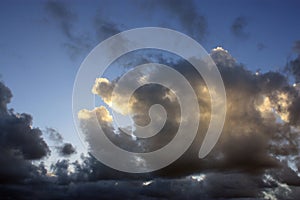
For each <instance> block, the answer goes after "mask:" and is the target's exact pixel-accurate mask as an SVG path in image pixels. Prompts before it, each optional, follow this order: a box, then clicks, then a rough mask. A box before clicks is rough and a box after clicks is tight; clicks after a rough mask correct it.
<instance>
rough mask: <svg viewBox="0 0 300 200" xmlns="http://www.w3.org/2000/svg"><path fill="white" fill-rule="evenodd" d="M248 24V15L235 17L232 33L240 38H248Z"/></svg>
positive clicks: (231, 28)
mask: <svg viewBox="0 0 300 200" xmlns="http://www.w3.org/2000/svg"><path fill="white" fill-rule="evenodd" d="M247 26H248V19H247V18H246V17H243V16H240V17H237V18H235V19H234V21H233V23H232V25H231V27H230V30H231V32H232V34H233V35H234V36H236V37H238V38H247V37H249V33H248V32H247V31H246V30H245V29H246V27H247Z"/></svg>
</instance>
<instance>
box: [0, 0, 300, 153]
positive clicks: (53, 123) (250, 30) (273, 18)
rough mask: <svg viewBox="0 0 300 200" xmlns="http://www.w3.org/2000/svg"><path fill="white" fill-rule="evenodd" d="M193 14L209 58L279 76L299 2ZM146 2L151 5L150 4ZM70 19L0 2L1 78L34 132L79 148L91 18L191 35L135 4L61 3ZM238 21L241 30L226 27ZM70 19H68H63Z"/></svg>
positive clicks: (175, 21) (213, 4)
mask: <svg viewBox="0 0 300 200" xmlns="http://www.w3.org/2000/svg"><path fill="white" fill-rule="evenodd" d="M195 2H196V8H195V10H196V13H197V15H199V16H203V17H204V18H205V21H206V25H205V26H203V27H202V28H203V29H205V30H204V36H203V37H201V38H200V39H199V41H200V43H201V44H202V45H203V46H204V48H205V49H206V50H207V51H208V52H210V50H211V49H212V48H215V47H216V46H222V47H223V48H224V49H227V50H228V51H229V52H230V53H231V55H232V56H233V57H234V58H236V59H237V60H238V61H239V62H241V63H243V64H244V65H245V66H246V67H247V68H248V69H250V70H253V71H255V70H257V69H261V70H262V71H269V70H274V71H276V70H279V69H281V68H283V67H284V65H285V64H286V61H287V58H288V57H289V56H291V55H292V51H291V48H292V45H293V43H294V42H295V41H296V40H298V39H299V35H300V28H299V27H300V21H299V19H300V13H299V6H300V3H299V2H298V1H292V0H291V1H287V2H286V1H270V0H263V1H233V0H230V1H216V0H213V1H195ZM148 3H149V2H148ZM65 4H66V5H67V9H68V10H69V11H70V12H71V13H73V14H74V15H75V17H74V18H72V17H70V18H68V19H60V18H59V16H58V17H57V16H53V13H52V14H51V10H50V11H49V9H47V8H46V1H32V0H31V1H27V2H26V3H25V2H23V1H1V3H0V27H1V36H0V66H1V67H0V74H1V76H2V80H3V81H4V82H5V84H6V85H8V86H9V87H10V88H11V90H12V91H13V95H14V98H13V99H12V102H11V104H10V107H12V108H14V109H15V110H16V111H18V112H29V113H31V114H32V115H33V117H34V121H33V122H34V126H38V127H40V128H42V129H44V128H45V127H53V128H55V129H57V130H58V131H59V132H61V133H62V135H63V136H64V138H65V139H66V140H67V141H70V142H72V143H74V144H76V146H77V148H79V149H80V148H81V147H80V143H79V140H78V138H77V134H76V131H75V129H74V125H73V119H72V108H71V99H72V89H73V82H74V80H75V75H76V73H77V70H78V69H79V67H80V64H81V62H82V61H83V59H84V58H85V57H86V56H87V54H88V52H89V51H90V50H92V48H93V47H94V46H96V45H97V44H98V43H99V42H101V40H102V39H105V38H106V37H108V36H110V35H109V33H103V34H102V36H100V37H97V36H96V35H97V34H98V35H99V34H100V35H101V33H99V32H98V33H97V30H96V29H97V28H96V27H95V26H96V25H95V18H97V17H98V19H101V20H103V21H104V22H107V23H111V24H113V25H114V26H116V27H117V28H118V29H119V30H121V31H122V30H126V29H130V28H135V27H145V26H163V27H168V28H172V29H175V30H178V31H182V32H183V33H186V34H188V35H190V36H191V37H194V38H195V37H196V36H195V35H193V34H191V33H190V32H189V30H187V26H184V24H183V23H182V21H180V16H179V17H178V16H176V15H175V14H174V13H172V12H173V11H172V10H167V9H165V8H164V7H163V6H161V7H160V6H155V5H154V6H153V5H151V6H152V7H151V6H149V5H148V6H149V7H148V8H150V9H148V8H145V7H146V5H147V3H146V2H140V3H136V2H135V1H87V2H83V1H73V2H72V3H71V2H69V1H65ZM237 18H241V19H242V20H241V27H240V29H239V30H237V32H236V33H233V31H232V30H231V27H232V25H233V23H234V22H235V20H236V19H237ZM60 20H66V23H70V24H71V25H72V27H71V28H70V30H71V31H72V33H73V34H74V35H75V36H76V37H78V38H85V40H86V41H84V42H86V44H87V46H86V47H84V46H80V44H79V46H78V48H79V52H77V53H74V52H72V51H70V49H68V47H66V46H67V45H66V44H67V43H72V42H73V41H72V39H70V38H68V36H67V35H66V33H64V31H63V30H62V26H61V21H60ZM68 20H69V21H68Z"/></svg>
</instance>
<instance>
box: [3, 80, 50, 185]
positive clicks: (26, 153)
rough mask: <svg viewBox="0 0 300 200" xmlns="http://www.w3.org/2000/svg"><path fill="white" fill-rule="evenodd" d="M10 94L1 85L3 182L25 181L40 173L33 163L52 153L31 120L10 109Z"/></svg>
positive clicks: (24, 114) (28, 116) (23, 114)
mask: <svg viewBox="0 0 300 200" xmlns="http://www.w3.org/2000/svg"><path fill="white" fill-rule="evenodd" d="M11 98H12V93H11V91H10V90H9V89H8V88H7V87H6V86H5V85H4V84H3V83H2V82H0V105H1V108H0V116H1V117H0V160H1V165H0V177H1V178H0V182H15V181H22V180H24V179H25V178H30V177H31V175H32V174H34V173H37V168H36V167H35V166H34V165H32V164H31V161H32V160H38V159H41V158H43V157H45V156H47V155H48V154H49V153H50V150H49V148H48V145H47V144H46V142H45V141H44V139H43V138H42V132H41V130H40V129H38V128H32V117H31V116H30V115H28V114H26V113H22V114H19V113H15V112H14V111H13V110H8V109H7V104H8V103H9V102H10V99H11Z"/></svg>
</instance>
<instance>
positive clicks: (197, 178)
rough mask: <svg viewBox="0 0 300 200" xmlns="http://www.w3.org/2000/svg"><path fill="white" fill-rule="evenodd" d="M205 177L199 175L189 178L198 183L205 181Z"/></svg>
mask: <svg viewBox="0 0 300 200" xmlns="http://www.w3.org/2000/svg"><path fill="white" fill-rule="evenodd" d="M205 177H206V176H205V175H204V174H201V175H193V176H191V178H192V179H193V180H196V181H198V182H200V181H203V180H204V179H205Z"/></svg>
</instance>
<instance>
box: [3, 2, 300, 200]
mask: <svg viewBox="0 0 300 200" xmlns="http://www.w3.org/2000/svg"><path fill="white" fill-rule="evenodd" d="M299 6H300V3H299V2H298V1H296V0H289V1H276V0H275V1H271V0H259V1H258V0H257V1H256V0H251V1H250V0H246V1H238V0H228V1H221V0H219V1H217V0H212V1H196V0H195V1H193V0H188V1H183V0H182V1H180V0H176V1H171V0H161V1H158V0H153V1H150V0H143V1H138V0H125V1H121V0H119V1H117V0H113V1H92V0H88V1H83V0H74V1H44V0H41V1H38V0H29V1H26V2H25V1H21V0H12V1H8V0H7V1H6V0H4V1H1V2H0V27H1V28H0V75H1V78H0V80H1V85H0V97H1V98H0V101H1V105H0V106H1V108H0V111H1V112H0V116H1V118H2V119H0V122H1V123H0V127H1V129H0V143H1V151H2V153H0V160H2V161H3V163H4V164H3V167H2V168H1V167H0V175H3V174H7V175H6V176H4V178H2V179H0V183H1V185H0V194H2V195H3V196H4V197H5V198H11V197H14V198H23V199H26V198H27V196H22V195H23V194H24V195H25V194H27V195H29V196H28V197H36V198H42V197H45V196H47V194H49V191H50V189H52V188H56V189H57V193H53V194H51V195H52V196H47V198H51V197H53V198H57V199H68V198H73V199H74V198H75V197H76V198H77V199H81V198H88V197H90V198H92V197H102V198H108V199H109V198H111V197H114V198H121V197H124V198H133V197H137V198H140V199H147V198H148V199H151V198H152V199H163V198H175V199H176V198H179V199H182V198H192V199H193V198H194V199H196V198H197V199H198V198H199V197H200V198H203V199H216V198H223V199H231V198H240V199H242V198H245V199H247V198H248V199H261V198H262V199H271V200H273V199H297V196H299V195H300V188H299V185H300V180H299V177H298V174H299V168H300V158H299V152H298V148H299V145H298V144H299V141H300V140H299V134H300V129H299V126H300V117H299V110H300V105H299V101H300V96H299V85H298V83H300V73H299V72H300V70H299V69H300V65H299V63H300V61H299V60H300V57H299V55H300V42H299V41H300V28H299V27H300V21H299V19H300V14H299ZM140 27H164V28H169V29H173V30H176V31H179V32H182V33H184V34H186V35H188V36H190V37H191V38H193V39H195V40H196V41H197V42H199V43H200V44H201V45H202V46H203V47H204V49H205V50H206V51H207V52H208V53H209V54H210V55H211V57H212V59H213V60H214V62H215V63H216V65H217V67H218V68H219V70H220V73H221V76H222V78H223V80H224V84H225V88H226V92H227V102H228V104H227V108H228V112H227V117H226V121H225V126H224V130H223V132H222V135H221V138H220V142H219V143H218V144H217V146H216V148H215V150H214V151H213V152H212V153H211V155H210V156H209V157H208V158H207V159H205V160H204V161H199V162H198V161H195V160H194V159H195V158H194V157H193V156H190V155H193V153H194V152H195V149H198V147H197V145H196V144H194V145H192V147H191V148H190V149H189V150H188V151H187V152H186V153H185V154H184V155H183V156H182V157H181V158H180V159H179V160H178V161H176V162H175V164H174V165H170V166H169V167H166V168H164V169H162V170H159V171H158V172H154V173H150V174H142V175H136V174H135V175H128V174H123V173H119V172H116V171H114V170H111V169H109V168H107V167H105V166H104V165H103V164H101V163H98V162H97V161H96V160H95V158H94V157H93V156H91V155H89V154H88V151H89V149H87V147H86V146H85V145H84V144H83V143H82V142H81V140H80V137H79V135H78V133H77V131H76V125H75V124H74V121H73V113H72V92H73V86H74V82H75V78H76V74H77V72H78V70H79V68H80V65H81V63H82V62H83V61H84V59H85V58H86V57H87V55H88V54H89V53H90V52H91V51H92V49H93V48H94V47H96V45H98V44H99V43H100V42H102V41H103V40H105V39H107V38H108V37H110V36H113V35H114V34H117V33H119V32H122V31H125V30H129V29H132V28H140ZM149 55H150V56H149ZM135 56H137V57H138V58H140V59H141V58H143V59H144V60H143V59H141V60H139V59H136V60H135V61H134V62H132V63H129V64H128V63H127V64H126V63H125V64H124V63H121V62H122V60H121V61H120V62H116V63H114V64H113V65H112V66H111V68H110V69H108V70H107V72H106V73H105V77H104V78H105V79H99V80H98V82H97V81H96V80H95V81H96V82H95V85H94V86H91V88H92V87H94V88H95V90H94V91H93V93H94V94H95V95H96V96H97V98H98V103H99V107H97V108H96V109H95V110H94V111H91V110H85V111H82V113H81V114H82V115H81V119H80V120H82V124H84V125H85V127H86V129H85V130H84V132H86V134H87V135H88V132H93V130H94V129H93V124H92V120H91V118H92V116H91V114H93V112H95V113H96V114H100V116H101V117H100V118H99V119H97V120H99V121H100V123H101V124H104V125H105V127H106V128H107V129H106V131H107V132H108V134H111V138H112V139H115V142H116V144H119V145H121V146H122V145H123V148H125V149H126V148H127V149H131V150H138V151H148V150H149V149H152V148H158V147H161V146H162V145H163V144H164V143H166V142H167V141H169V140H170V138H172V135H170V134H171V132H172V130H176V129H177V128H178V124H176V123H175V122H176V117H177V114H178V113H176V112H177V111H176V110H178V108H177V106H178V105H177V103H176V102H173V101H172V98H171V97H170V96H169V98H170V99H168V101H166V100H165V99H164V98H163V97H164V96H165V95H170V94H169V93H168V90H165V89H162V88H160V87H156V86H149V87H145V88H142V89H141V90H140V91H139V93H138V94H137V95H136V96H134V98H135V100H136V102H135V103H133V104H132V105H131V106H130V109H131V111H130V112H131V113H130V114H132V115H134V116H135V118H134V120H135V121H137V122H139V123H142V124H143V123H146V122H147V117H145V116H144V115H143V113H144V112H145V111H146V110H147V108H149V106H150V105H152V104H153V102H160V103H162V104H163V105H165V106H166V110H167V111H168V112H171V113H172V115H171V116H172V117H171V118H170V119H169V121H168V122H167V124H166V125H165V126H166V127H165V128H164V129H163V130H162V133H165V135H166V136H165V137H161V138H154V139H153V140H151V141H150V143H146V142H145V141H143V140H134V139H130V138H126V137H124V138H123V136H116V135H117V134H116V132H117V131H118V130H117V128H116V127H115V125H114V124H113V123H112V121H113V120H111V119H110V114H109V112H111V111H112V110H113V109H116V110H118V111H119V112H122V111H123V110H122V109H123V108H124V107H125V106H124V105H123V104H122V102H119V104H118V108H113V107H109V102H110V101H111V100H112V99H111V98H112V97H111V96H110V91H111V88H112V87H114V85H115V81H116V80H118V77H119V76H120V74H122V73H124V72H125V71H128V70H129V69H131V68H132V65H137V64H141V63H143V62H144V61H145V60H146V61H153V59H154V60H155V61H157V60H159V61H161V62H162V63H164V64H172V65H173V68H174V69H176V70H178V71H179V72H181V73H183V74H184V75H185V76H186V77H188V78H189V81H190V82H191V84H192V86H193V87H194V88H198V87H199V88H198V89H199V90H198V92H197V97H198V101H199V105H200V110H201V111H202V112H204V113H209V109H208V107H209V105H210V103H209V102H208V101H207V99H206V98H205V96H206V95H207V93H205V89H203V88H202V87H203V82H202V81H203V80H202V79H201V77H197V76H193V73H194V71H193V70H192V69H191V66H190V65H189V64H188V63H186V62H184V61H182V60H179V61H176V62H174V63H172V62H169V61H168V59H167V58H169V57H172V56H170V55H169V54H167V53H166V54H163V56H162V55H161V54H160V53H159V52H158V53H155V52H151V51H149V52H140V54H137V55H135ZM139 56H140V57H139ZM129 58H130V57H129ZM123 61H125V62H129V61H128V60H127V58H125V59H124V60H123ZM120 63H121V64H120ZM127 65H130V66H129V67H128V66H127ZM145 75H146V76H148V77H151V76H154V75H153V74H152V73H151V72H149V73H146V74H145ZM99 78H100V77H99ZM204 88H205V87H204ZM149 91H150V92H149ZM171 96H172V95H171ZM118 97H120V98H122V97H123V96H122V94H121V93H120V94H118ZM145 99H146V100H145ZM101 106H105V107H101ZM11 108H12V109H13V110H14V112H12V111H10V110H9V109H11ZM20 113H28V114H20ZM208 115H209V114H208ZM78 116H79V118H80V115H78ZM201 116H203V117H202V118H201V119H200V122H203V123H204V124H207V118H206V115H205V114H201ZM201 120H202V121H201ZM16 124H18V126H17V125H16ZM204 127H206V125H204ZM204 129H205V128H204ZM204 129H200V130H199V131H198V132H199V133H198V135H199V136H197V137H196V140H197V141H201V139H203V138H202V136H201V134H202V135H203V133H202V132H203V130H204ZM10 135H11V137H10ZM121 135H122V134H121ZM20 138H21V139H20ZM95 141H96V142H95ZM84 142H86V143H87V144H89V145H90V146H91V148H93V146H94V147H95V146H96V145H97V140H95V139H94V138H93V135H91V137H87V138H86V140H85V141H84ZM30 144H31V145H32V146H31V148H29V147H30ZM239 144H240V145H239ZM50 151H51V155H50ZM16 152H17V153H16ZM245 154H246V155H248V154H251V155H248V156H246V158H243V157H245V156H242V155H245ZM197 160H198V159H197ZM41 162H44V163H41ZM15 163H19V166H20V169H18V168H17V167H16V168H14V169H15V170H9V169H10V166H11V165H14V164H15ZM186 163H188V166H189V167H185V166H186V165H187V164H186ZM91 169H92V170H91ZM8 171H9V172H8ZM37 183H43V184H41V185H40V186H38V184H37ZM71 183H72V184H71ZM29 185H36V186H35V187H37V189H38V191H39V192H38V193H34V192H32V189H30V187H28V186H29ZM226 185H229V186H228V187H229V188H226V187H224V186H226ZM136 186H138V187H136ZM214 187H215V188H214ZM224 188H225V189H224ZM16 191H18V192H19V194H22V195H20V196H13V195H15V194H14V193H15V192H16ZM66 191H67V192H66ZM79 193H83V194H82V195H83V196H80V195H79ZM89 195H91V196H89ZM76 198H75V199H76Z"/></svg>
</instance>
